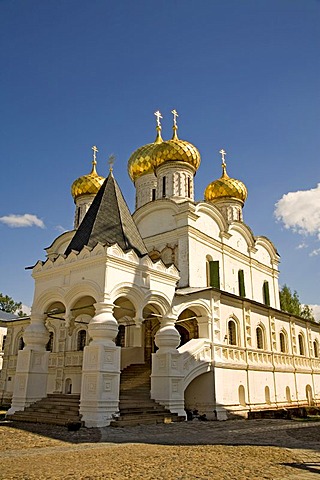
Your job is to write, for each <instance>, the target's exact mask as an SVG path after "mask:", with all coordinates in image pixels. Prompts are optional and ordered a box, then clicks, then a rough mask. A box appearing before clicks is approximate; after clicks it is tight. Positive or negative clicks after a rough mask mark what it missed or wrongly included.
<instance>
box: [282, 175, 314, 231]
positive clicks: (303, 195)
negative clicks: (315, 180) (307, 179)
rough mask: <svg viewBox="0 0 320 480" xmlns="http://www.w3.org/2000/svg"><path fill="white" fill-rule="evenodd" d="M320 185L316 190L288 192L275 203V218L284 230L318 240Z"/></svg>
mask: <svg viewBox="0 0 320 480" xmlns="http://www.w3.org/2000/svg"><path fill="white" fill-rule="evenodd" d="M319 204H320V183H319V184H318V185H317V187H316V188H312V189H310V190H302V191H298V192H289V193H287V194H285V195H283V197H282V198H281V199H280V200H279V201H278V202H277V203H276V205H275V207H276V208H275V212H274V213H275V216H276V218H277V220H278V221H281V222H283V224H284V226H285V228H288V229H289V228H290V229H292V230H293V231H294V232H298V233H300V234H303V235H308V234H309V235H317V236H318V238H319V239H320V209H319Z"/></svg>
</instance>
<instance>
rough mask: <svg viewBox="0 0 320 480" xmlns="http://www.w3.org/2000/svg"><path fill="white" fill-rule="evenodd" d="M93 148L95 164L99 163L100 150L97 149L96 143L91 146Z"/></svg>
mask: <svg viewBox="0 0 320 480" xmlns="http://www.w3.org/2000/svg"><path fill="white" fill-rule="evenodd" d="M91 150H93V164H94V165H96V163H97V152H99V150H98V149H97V147H96V146H95V145H93V147H91Z"/></svg>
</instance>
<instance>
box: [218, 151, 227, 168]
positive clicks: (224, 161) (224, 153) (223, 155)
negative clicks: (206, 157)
mask: <svg viewBox="0 0 320 480" xmlns="http://www.w3.org/2000/svg"><path fill="white" fill-rule="evenodd" d="M219 153H221V158H222V165H226V159H225V156H226V155H227V152H226V151H225V150H223V148H222V149H221V150H220V151H219Z"/></svg>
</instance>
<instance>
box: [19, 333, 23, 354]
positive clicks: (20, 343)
mask: <svg viewBox="0 0 320 480" xmlns="http://www.w3.org/2000/svg"><path fill="white" fill-rule="evenodd" d="M23 349H24V341H23V337H22V335H21V337H20V338H19V341H18V350H23Z"/></svg>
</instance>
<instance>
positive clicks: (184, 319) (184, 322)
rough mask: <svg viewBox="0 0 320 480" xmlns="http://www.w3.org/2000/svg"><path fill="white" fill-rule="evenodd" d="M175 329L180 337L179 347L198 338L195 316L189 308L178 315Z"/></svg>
mask: <svg viewBox="0 0 320 480" xmlns="http://www.w3.org/2000/svg"><path fill="white" fill-rule="evenodd" d="M175 327H176V329H177V330H178V332H179V333H180V337H181V339H180V345H179V347H181V346H182V345H184V344H185V343H187V342H189V340H191V339H192V338H199V329H198V322H197V315H196V313H195V312H194V311H193V310H191V309H190V308H186V309H185V310H183V312H182V313H181V314H180V315H179V317H178V320H177V322H176V325H175Z"/></svg>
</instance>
